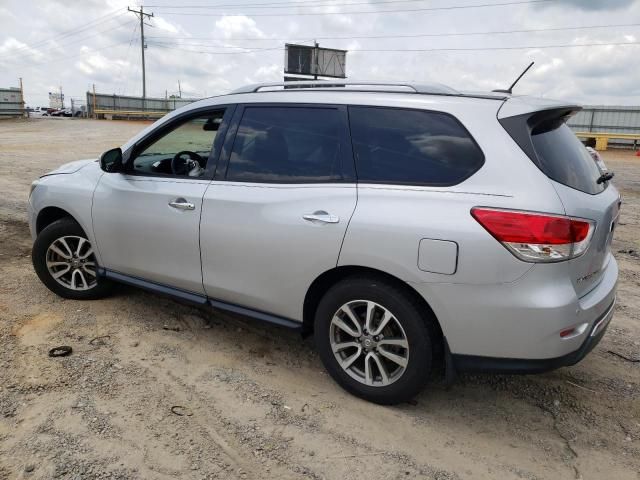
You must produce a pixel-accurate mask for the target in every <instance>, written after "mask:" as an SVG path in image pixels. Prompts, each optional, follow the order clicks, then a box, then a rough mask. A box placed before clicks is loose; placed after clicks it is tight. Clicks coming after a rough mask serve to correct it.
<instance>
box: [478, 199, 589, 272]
mask: <svg viewBox="0 0 640 480" xmlns="http://www.w3.org/2000/svg"><path fill="white" fill-rule="evenodd" d="M471 215H472V216H473V218H475V219H476V220H477V221H478V223H480V225H482V226H483V227H484V228H485V229H486V230H487V231H488V232H489V233H490V234H491V235H493V237H494V238H495V239H496V240H498V241H499V242H500V243H502V244H503V245H504V246H505V247H506V248H507V249H508V250H509V251H510V252H511V253H513V254H514V255H515V256H516V257H518V258H520V259H521V260H524V261H527V262H560V261H563V260H569V259H571V258H575V257H578V256H580V255H582V254H583V253H584V252H585V250H586V249H587V247H588V246H589V242H590V241H591V236H592V235H593V231H594V227H595V224H594V223H593V222H591V221H589V220H584V219H577V218H571V217H566V216H562V215H548V214H541V213H533V212H523V211H514V210H500V209H494V208H482V207H475V208H472V209H471Z"/></svg>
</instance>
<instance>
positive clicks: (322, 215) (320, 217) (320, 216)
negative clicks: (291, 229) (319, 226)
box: [302, 210, 340, 223]
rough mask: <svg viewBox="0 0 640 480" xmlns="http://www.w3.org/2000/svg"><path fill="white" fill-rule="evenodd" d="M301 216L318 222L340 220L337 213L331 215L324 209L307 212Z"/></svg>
mask: <svg viewBox="0 0 640 480" xmlns="http://www.w3.org/2000/svg"><path fill="white" fill-rule="evenodd" d="M302 218H304V219H305V220H308V221H310V222H320V223H338V222H339V221H340V217H338V216H337V215H331V214H329V213H327V212H325V211H324V210H318V211H317V212H313V213H307V214H305V215H302Z"/></svg>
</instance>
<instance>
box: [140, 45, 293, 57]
mask: <svg viewBox="0 0 640 480" xmlns="http://www.w3.org/2000/svg"><path fill="white" fill-rule="evenodd" d="M149 45H153V46H154V47H160V48H165V49H169V50H179V51H182V52H191V53H208V54H211V55H242V54H245V53H255V52H265V51H274V50H280V51H284V48H282V47H273V48H254V49H247V50H245V51H244V52H212V51H211V50H191V49H187V48H178V47H172V46H170V45H162V44H159V43H150V44H149ZM212 47H214V46H212Z"/></svg>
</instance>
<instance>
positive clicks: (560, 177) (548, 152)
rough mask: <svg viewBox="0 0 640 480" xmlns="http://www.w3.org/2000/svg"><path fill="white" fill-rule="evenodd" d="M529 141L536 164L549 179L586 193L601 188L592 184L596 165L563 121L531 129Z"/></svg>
mask: <svg viewBox="0 0 640 480" xmlns="http://www.w3.org/2000/svg"><path fill="white" fill-rule="evenodd" d="M531 141H532V143H533V148H534V149H535V152H536V157H537V162H536V163H537V164H538V167H539V168H540V170H542V171H543V172H544V173H545V174H546V175H547V176H548V177H549V178H551V179H552V180H555V181H556V182H559V183H562V184H563V185H566V186H568V187H571V188H575V189H576V190H580V191H582V192H585V193H590V194H596V193H600V192H601V191H603V190H604V189H605V187H606V183H601V184H598V183H596V180H597V179H598V177H599V176H600V170H599V169H598V165H597V164H596V162H595V161H594V160H593V158H592V157H591V155H590V154H589V152H588V151H587V149H586V148H585V147H584V145H583V144H582V143H581V142H580V140H578V138H577V137H576V136H575V135H574V133H573V132H572V131H571V129H570V128H569V127H568V126H567V125H566V124H565V123H564V121H555V122H553V123H552V124H546V125H541V126H538V127H536V128H534V129H533V130H532V132H531Z"/></svg>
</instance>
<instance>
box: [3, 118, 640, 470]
mask: <svg viewBox="0 0 640 480" xmlns="http://www.w3.org/2000/svg"><path fill="white" fill-rule="evenodd" d="M144 126H145V124H144V123H141V122H109V121H91V120H75V119H32V120H30V121H2V122H0V192H1V195H0V271H1V272H2V275H0V352H1V354H0V478H11V479H13V478H25V479H27V478H28V479H51V478H68V479H79V478H82V479H130V478H145V479H146V478H154V479H168V478H185V479H212V478H221V479H253V478H277V479H298V478H310V479H323V478H326V479H361V478H371V479H400V478H402V479H406V478H430V479H443V480H444V479H484V478H486V479H496V478H500V479H529V480H533V479H560V478H562V479H564V478H567V479H580V478H583V479H602V478H611V479H616V480H618V479H636V480H637V479H639V478H640V473H639V472H640V363H633V362H631V361H628V360H625V359H624V358H622V357H619V356H616V355H614V354H611V353H610V351H612V352H616V353H618V354H620V355H622V356H625V357H627V358H628V359H639V358H640V326H639V324H638V320H639V319H640V300H639V298H638V291H639V288H640V262H639V260H640V240H639V239H640V208H639V207H640V158H639V157H634V156H633V154H632V153H631V152H628V151H624V152H622V151H620V152H607V154H606V155H605V160H606V161H607V163H608V164H609V166H610V167H612V168H613V170H615V171H616V178H615V183H616V185H617V186H618V187H619V188H620V189H621V190H622V192H623V195H624V202H625V204H624V206H623V210H622V215H621V221H620V226H619V229H618V230H617V234H616V239H615V241H614V244H613V248H614V252H615V253H616V257H617V258H618V261H619V263H620V284H619V297H618V299H619V302H618V306H617V307H616V315H615V318H614V321H613V323H612V325H611V327H610V328H609V330H608V333H607V335H606V336H605V338H604V339H603V341H602V342H601V343H600V345H598V347H597V348H596V349H595V350H594V351H593V352H592V353H591V354H590V355H589V356H588V357H587V358H586V359H585V360H584V361H583V362H581V363H580V364H578V365H577V366H575V367H572V368H563V369H560V370H557V371H555V372H551V373H547V374H544V375H538V376H520V377H508V376H495V375H478V376H462V377H461V378H460V379H459V380H458V381H457V383H456V384H455V385H453V386H452V387H450V388H446V387H445V386H444V385H443V384H442V382H441V381H440V380H437V379H436V380H434V381H433V383H431V384H430V386H429V387H428V388H427V389H426V390H425V391H424V392H423V393H422V394H421V395H420V396H419V397H418V398H416V400H415V402H412V403H410V404H405V405H401V406H396V407H381V406H377V405H373V404H370V403H366V402H364V401H361V400H359V399H356V398H354V397H351V396H350V395H348V394H346V393H345V392H343V391H342V390H341V389H340V388H339V387H337V386H336V385H335V384H334V383H333V381H332V380H331V379H330V378H329V377H328V375H326V374H325V373H324V370H323V368H322V365H321V363H320V360H319V358H318V356H317V354H316V353H315V351H314V348H313V346H312V344H311V342H309V341H303V340H302V339H301V338H300V337H299V336H298V335H296V334H293V333H291V332H289V331H287V330H282V329H279V328H276V327H271V326H264V325H261V324H258V323H254V322H252V321H250V320H248V319H246V318H241V317H236V316H229V315H227V314H223V313H219V312H213V311H205V310H200V309H197V308H193V307H191V306H188V305H183V304H180V303H177V302H175V301H172V300H168V299H165V298H162V297H158V296H155V295H152V294H149V293H145V292H142V291H140V290H136V289H134V288H130V287H121V288H119V289H118V291H117V292H116V294H115V295H113V296H112V297H110V298H108V299H105V300H102V301H95V302H76V301H70V300H63V299H61V298H58V297H56V296H55V295H53V294H52V293H51V292H49V291H48V290H47V289H46V288H45V287H44V286H43V285H42V284H41V283H40V282H39V280H38V279H37V277H36V275H35V273H34V272H33V269H32V267H31V261H30V249H31V240H30V237H29V234H28V229H27V225H26V222H25V205H26V201H27V193H28V186H29V184H30V182H31V181H32V180H33V179H34V178H36V177H37V176H38V175H40V174H42V173H44V172H46V171H48V170H51V169H52V168H54V167H55V166H57V165H59V164H61V163H63V162H66V161H70V160H73V159H78V158H87V157H91V156H96V155H97V154H99V153H100V152H102V151H104V150H106V149H108V148H110V147H113V146H116V145H119V144H121V143H123V142H124V141H125V140H126V139H127V138H129V137H130V136H131V135H133V134H134V133H135V132H137V131H138V130H139V129H141V128H142V127H144ZM57 345H71V346H72V347H73V354H72V355H70V356H68V357H62V358H55V359H54V358H49V357H48V356H47V351H48V350H49V349H50V348H52V347H53V346H57Z"/></svg>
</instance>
